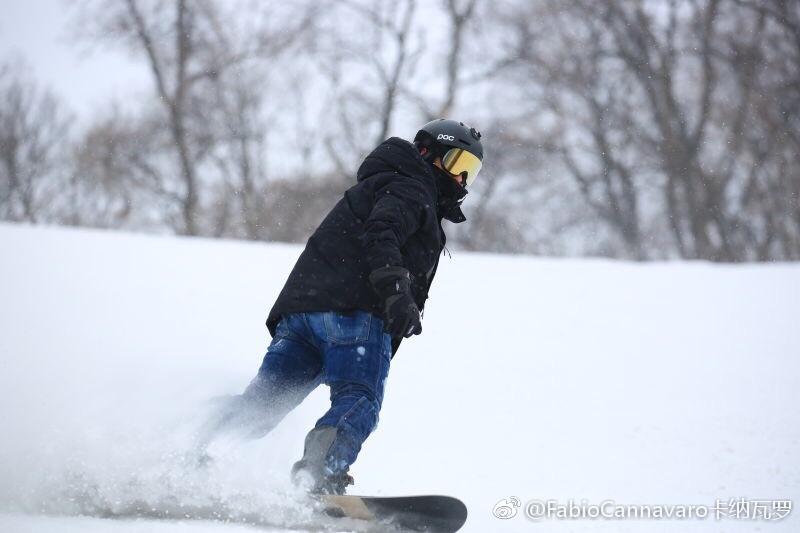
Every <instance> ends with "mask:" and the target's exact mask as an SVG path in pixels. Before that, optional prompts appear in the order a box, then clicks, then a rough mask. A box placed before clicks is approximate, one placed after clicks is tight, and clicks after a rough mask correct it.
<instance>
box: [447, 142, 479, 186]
mask: <svg viewBox="0 0 800 533" xmlns="http://www.w3.org/2000/svg"><path fill="white" fill-rule="evenodd" d="M442 166H443V167H444V169H445V170H446V171H448V172H449V173H450V174H454V175H456V176H463V175H464V173H465V172H466V178H467V183H466V185H465V186H466V187H469V186H470V185H472V184H473V183H474V182H475V178H477V177H478V172H480V171H481V166H483V163H481V160H480V159H478V157H477V156H476V155H475V154H473V153H471V152H468V151H466V150H464V149H463V148H451V149H449V150H448V151H447V152H445V154H444V157H442Z"/></svg>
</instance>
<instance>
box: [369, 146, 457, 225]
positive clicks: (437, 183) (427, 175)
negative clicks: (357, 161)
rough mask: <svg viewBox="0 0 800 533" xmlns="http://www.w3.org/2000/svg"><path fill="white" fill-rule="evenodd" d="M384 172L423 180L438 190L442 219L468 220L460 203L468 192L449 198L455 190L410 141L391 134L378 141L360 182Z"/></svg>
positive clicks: (453, 220) (452, 220)
mask: <svg viewBox="0 0 800 533" xmlns="http://www.w3.org/2000/svg"><path fill="white" fill-rule="evenodd" d="M381 172H397V173H398V174H402V175H403V176H408V177H410V178H414V179H417V180H420V181H422V182H424V183H425V184H426V185H427V186H428V187H431V188H433V190H435V191H436V196H437V198H438V207H439V209H438V211H439V214H440V216H441V217H442V218H445V219H447V220H449V221H451V222H455V223H459V222H463V221H465V220H466V217H465V216H464V214H463V213H462V212H461V209H460V205H459V204H460V202H461V200H462V199H463V197H464V195H465V194H466V191H464V193H462V194H460V195H457V196H458V197H454V198H450V196H451V194H450V193H451V192H452V191H451V190H450V189H448V188H447V187H444V186H442V185H443V184H442V183H441V181H442V180H441V179H440V177H439V176H436V175H435V174H434V170H433V169H432V168H431V165H429V164H428V162H427V161H425V160H424V159H423V158H422V156H421V155H420V153H419V151H418V150H417V148H416V146H414V145H413V144H411V143H410V142H408V141H407V140H405V139H401V138H399V137H390V138H389V139H386V140H385V141H383V142H382V143H381V144H379V145H378V146H377V147H376V148H375V149H374V150H373V151H372V152H371V153H370V154H369V155H368V156H367V157H366V158H365V159H364V162H363V163H361V166H360V167H359V168H358V172H357V173H356V179H357V180H358V181H359V182H361V181H363V180H365V179H367V178H369V177H370V176H374V175H375V174H379V173H381ZM448 181H452V180H448ZM453 185H455V182H453Z"/></svg>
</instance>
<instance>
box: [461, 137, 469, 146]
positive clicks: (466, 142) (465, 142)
mask: <svg viewBox="0 0 800 533" xmlns="http://www.w3.org/2000/svg"><path fill="white" fill-rule="evenodd" d="M459 141H460V142H462V143H464V144H466V145H467V146H469V145H470V144H471V143H470V142H469V141H465V140H464V139H459Z"/></svg>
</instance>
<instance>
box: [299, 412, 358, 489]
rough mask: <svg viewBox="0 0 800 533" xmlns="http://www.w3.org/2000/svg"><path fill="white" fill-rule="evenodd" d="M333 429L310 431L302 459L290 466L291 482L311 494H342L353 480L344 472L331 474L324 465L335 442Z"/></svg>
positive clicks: (324, 428) (334, 429) (322, 428)
mask: <svg viewBox="0 0 800 533" xmlns="http://www.w3.org/2000/svg"><path fill="white" fill-rule="evenodd" d="M336 431H337V430H336V428H335V427H321V428H317V429H312V430H311V431H310V432H309V433H308V435H306V441H305V447H304V450H303V458H302V459H300V460H299V461H297V462H296V463H295V464H294V466H292V481H293V482H294V484H295V485H297V486H298V487H301V488H302V489H304V490H306V491H307V492H309V493H311V494H344V493H345V491H346V489H347V486H348V485H352V484H353V478H352V476H350V475H349V474H348V473H347V472H346V471H345V472H332V471H331V470H330V468H328V466H327V465H326V458H327V456H328V451H329V450H330V449H331V445H333V441H334V440H336Z"/></svg>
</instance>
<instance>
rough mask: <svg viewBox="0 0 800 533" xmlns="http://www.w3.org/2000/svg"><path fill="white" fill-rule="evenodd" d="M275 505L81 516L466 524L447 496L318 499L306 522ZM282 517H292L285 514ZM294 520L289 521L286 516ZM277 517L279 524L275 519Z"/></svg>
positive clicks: (357, 527) (138, 506)
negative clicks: (262, 507)
mask: <svg viewBox="0 0 800 533" xmlns="http://www.w3.org/2000/svg"><path fill="white" fill-rule="evenodd" d="M297 503H298V508H297V509H287V508H286V506H281V505H275V506H273V507H272V508H270V509H258V510H253V509H252V508H250V509H249V510H246V511H245V510H243V509H240V508H238V506H232V505H230V502H227V503H223V502H219V503H218V504H186V503H182V502H181V503H179V502H177V501H160V502H147V503H145V502H131V503H130V504H128V505H116V506H114V507H113V508H105V509H103V508H95V509H93V510H92V511H91V512H87V513H85V514H87V515H92V516H99V517H102V518H112V519H150V520H208V521H214V522H227V523H239V524H247V525H250V526H254V527H257V528H258V527H261V528H268V529H272V528H282V529H288V530H299V531H342V530H345V531H357V532H361V533H390V532H393V533H396V532H403V531H424V532H427V533H453V532H455V531H458V530H459V529H460V528H461V526H463V525H464V522H466V520H467V507H466V506H465V505H464V503H463V502H461V500H459V499H457V498H453V497H451V496H433V495H431V496H354V495H352V496H351V495H343V496H334V495H320V496H314V497H313V498H312V499H311V501H309V502H307V503H308V505H309V507H310V508H312V509H313V512H312V513H311V516H308V514H305V515H303V513H302V512H300V511H302V510H303V509H301V508H302V506H303V504H302V503H301V502H297ZM286 511H298V512H296V513H289V515H290V516H286V515H287V513H286ZM292 514H294V515H295V516H291V515H292ZM278 517H280V518H278Z"/></svg>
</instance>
